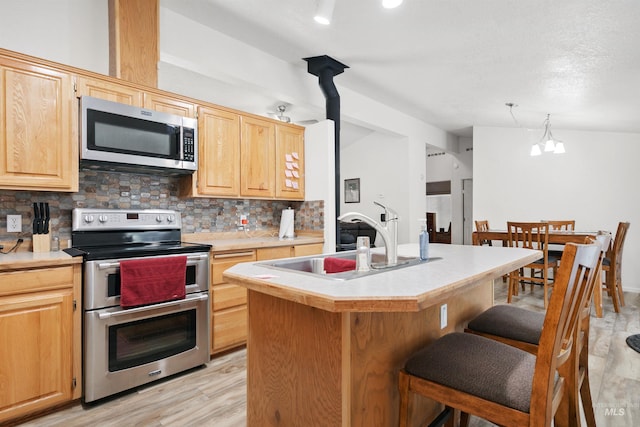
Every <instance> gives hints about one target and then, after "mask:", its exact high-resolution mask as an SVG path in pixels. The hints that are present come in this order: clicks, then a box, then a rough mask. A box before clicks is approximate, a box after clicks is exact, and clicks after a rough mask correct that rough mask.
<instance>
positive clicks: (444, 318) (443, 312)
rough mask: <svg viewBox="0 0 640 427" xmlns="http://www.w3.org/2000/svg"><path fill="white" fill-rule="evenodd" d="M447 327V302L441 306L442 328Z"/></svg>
mask: <svg viewBox="0 0 640 427" xmlns="http://www.w3.org/2000/svg"><path fill="white" fill-rule="evenodd" d="M446 327H447V304H442V305H441V306H440V329H444V328H446Z"/></svg>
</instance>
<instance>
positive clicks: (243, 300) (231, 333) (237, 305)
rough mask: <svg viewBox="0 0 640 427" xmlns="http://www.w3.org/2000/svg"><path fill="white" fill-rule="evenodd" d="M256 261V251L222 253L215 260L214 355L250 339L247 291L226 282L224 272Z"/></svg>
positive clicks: (213, 262)
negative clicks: (242, 263) (237, 265)
mask: <svg viewBox="0 0 640 427" xmlns="http://www.w3.org/2000/svg"><path fill="white" fill-rule="evenodd" d="M255 260H256V254H255V252H254V251H253V250H247V251H242V252H218V253H214V254H213V256H212V257H211V288H210V295H211V348H210V352H211V354H215V353H218V352H220V351H224V350H227V349H229V348H231V347H235V346H238V345H242V344H244V343H245V342H246V340H247V289H246V288H244V287H242V286H237V285H232V284H229V283H226V282H225V281H224V277H222V273H224V271H225V270H226V269H228V268H231V267H233V266H234V265H236V264H238V263H240V262H252V261H255Z"/></svg>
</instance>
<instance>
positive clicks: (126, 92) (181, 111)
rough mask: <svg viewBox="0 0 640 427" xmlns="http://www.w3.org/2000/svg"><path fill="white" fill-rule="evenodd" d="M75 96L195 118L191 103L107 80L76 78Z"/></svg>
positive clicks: (194, 109) (193, 107)
mask: <svg viewBox="0 0 640 427" xmlns="http://www.w3.org/2000/svg"><path fill="white" fill-rule="evenodd" d="M77 96H78V97H81V96H92V97H94V98H100V99H106V100H107V101H113V102H119V103H121V104H127V105H132V106H134V107H143V108H148V109H150V110H155V111H162V112H163V113H170V114H176V115H178V116H184V117H195V116H196V108H195V104H193V103H191V102H188V101H184V100H181V99H178V98H176V97H172V96H170V95H169V94H167V95H163V94H158V93H154V92H147V91H144V90H142V89H138V88H136V87H131V86H128V85H124V84H120V83H114V82H112V81H110V80H107V79H100V78H95V77H86V76H78V82H77Z"/></svg>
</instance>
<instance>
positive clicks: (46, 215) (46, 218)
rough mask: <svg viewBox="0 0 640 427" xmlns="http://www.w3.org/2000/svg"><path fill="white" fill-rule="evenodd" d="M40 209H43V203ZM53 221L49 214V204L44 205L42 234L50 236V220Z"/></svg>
mask: <svg viewBox="0 0 640 427" xmlns="http://www.w3.org/2000/svg"><path fill="white" fill-rule="evenodd" d="M40 207H41V208H42V203H40ZM50 219H51V217H50V214H49V202H45V203H44V215H43V221H44V223H43V225H42V234H49V220H50Z"/></svg>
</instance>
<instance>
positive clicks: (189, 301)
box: [98, 294, 209, 320]
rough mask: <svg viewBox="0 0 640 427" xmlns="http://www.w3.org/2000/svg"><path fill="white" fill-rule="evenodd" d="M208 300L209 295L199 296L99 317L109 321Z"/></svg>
mask: <svg viewBox="0 0 640 427" xmlns="http://www.w3.org/2000/svg"><path fill="white" fill-rule="evenodd" d="M208 299H209V295H207V294H201V295H198V296H197V297H187V298H185V299H180V300H173V301H167V302H161V303H158V304H153V305H145V306H144V307H136V308H129V309H126V310H122V311H116V312H113V313H100V314H98V317H99V318H100V320H104V319H109V318H111V317H118V316H126V315H129V314H136V313H141V312H144V311H149V310H156V309H158V308H165V307H171V306H173V305H180V304H184V303H193V302H199V301H206V300H208Z"/></svg>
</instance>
